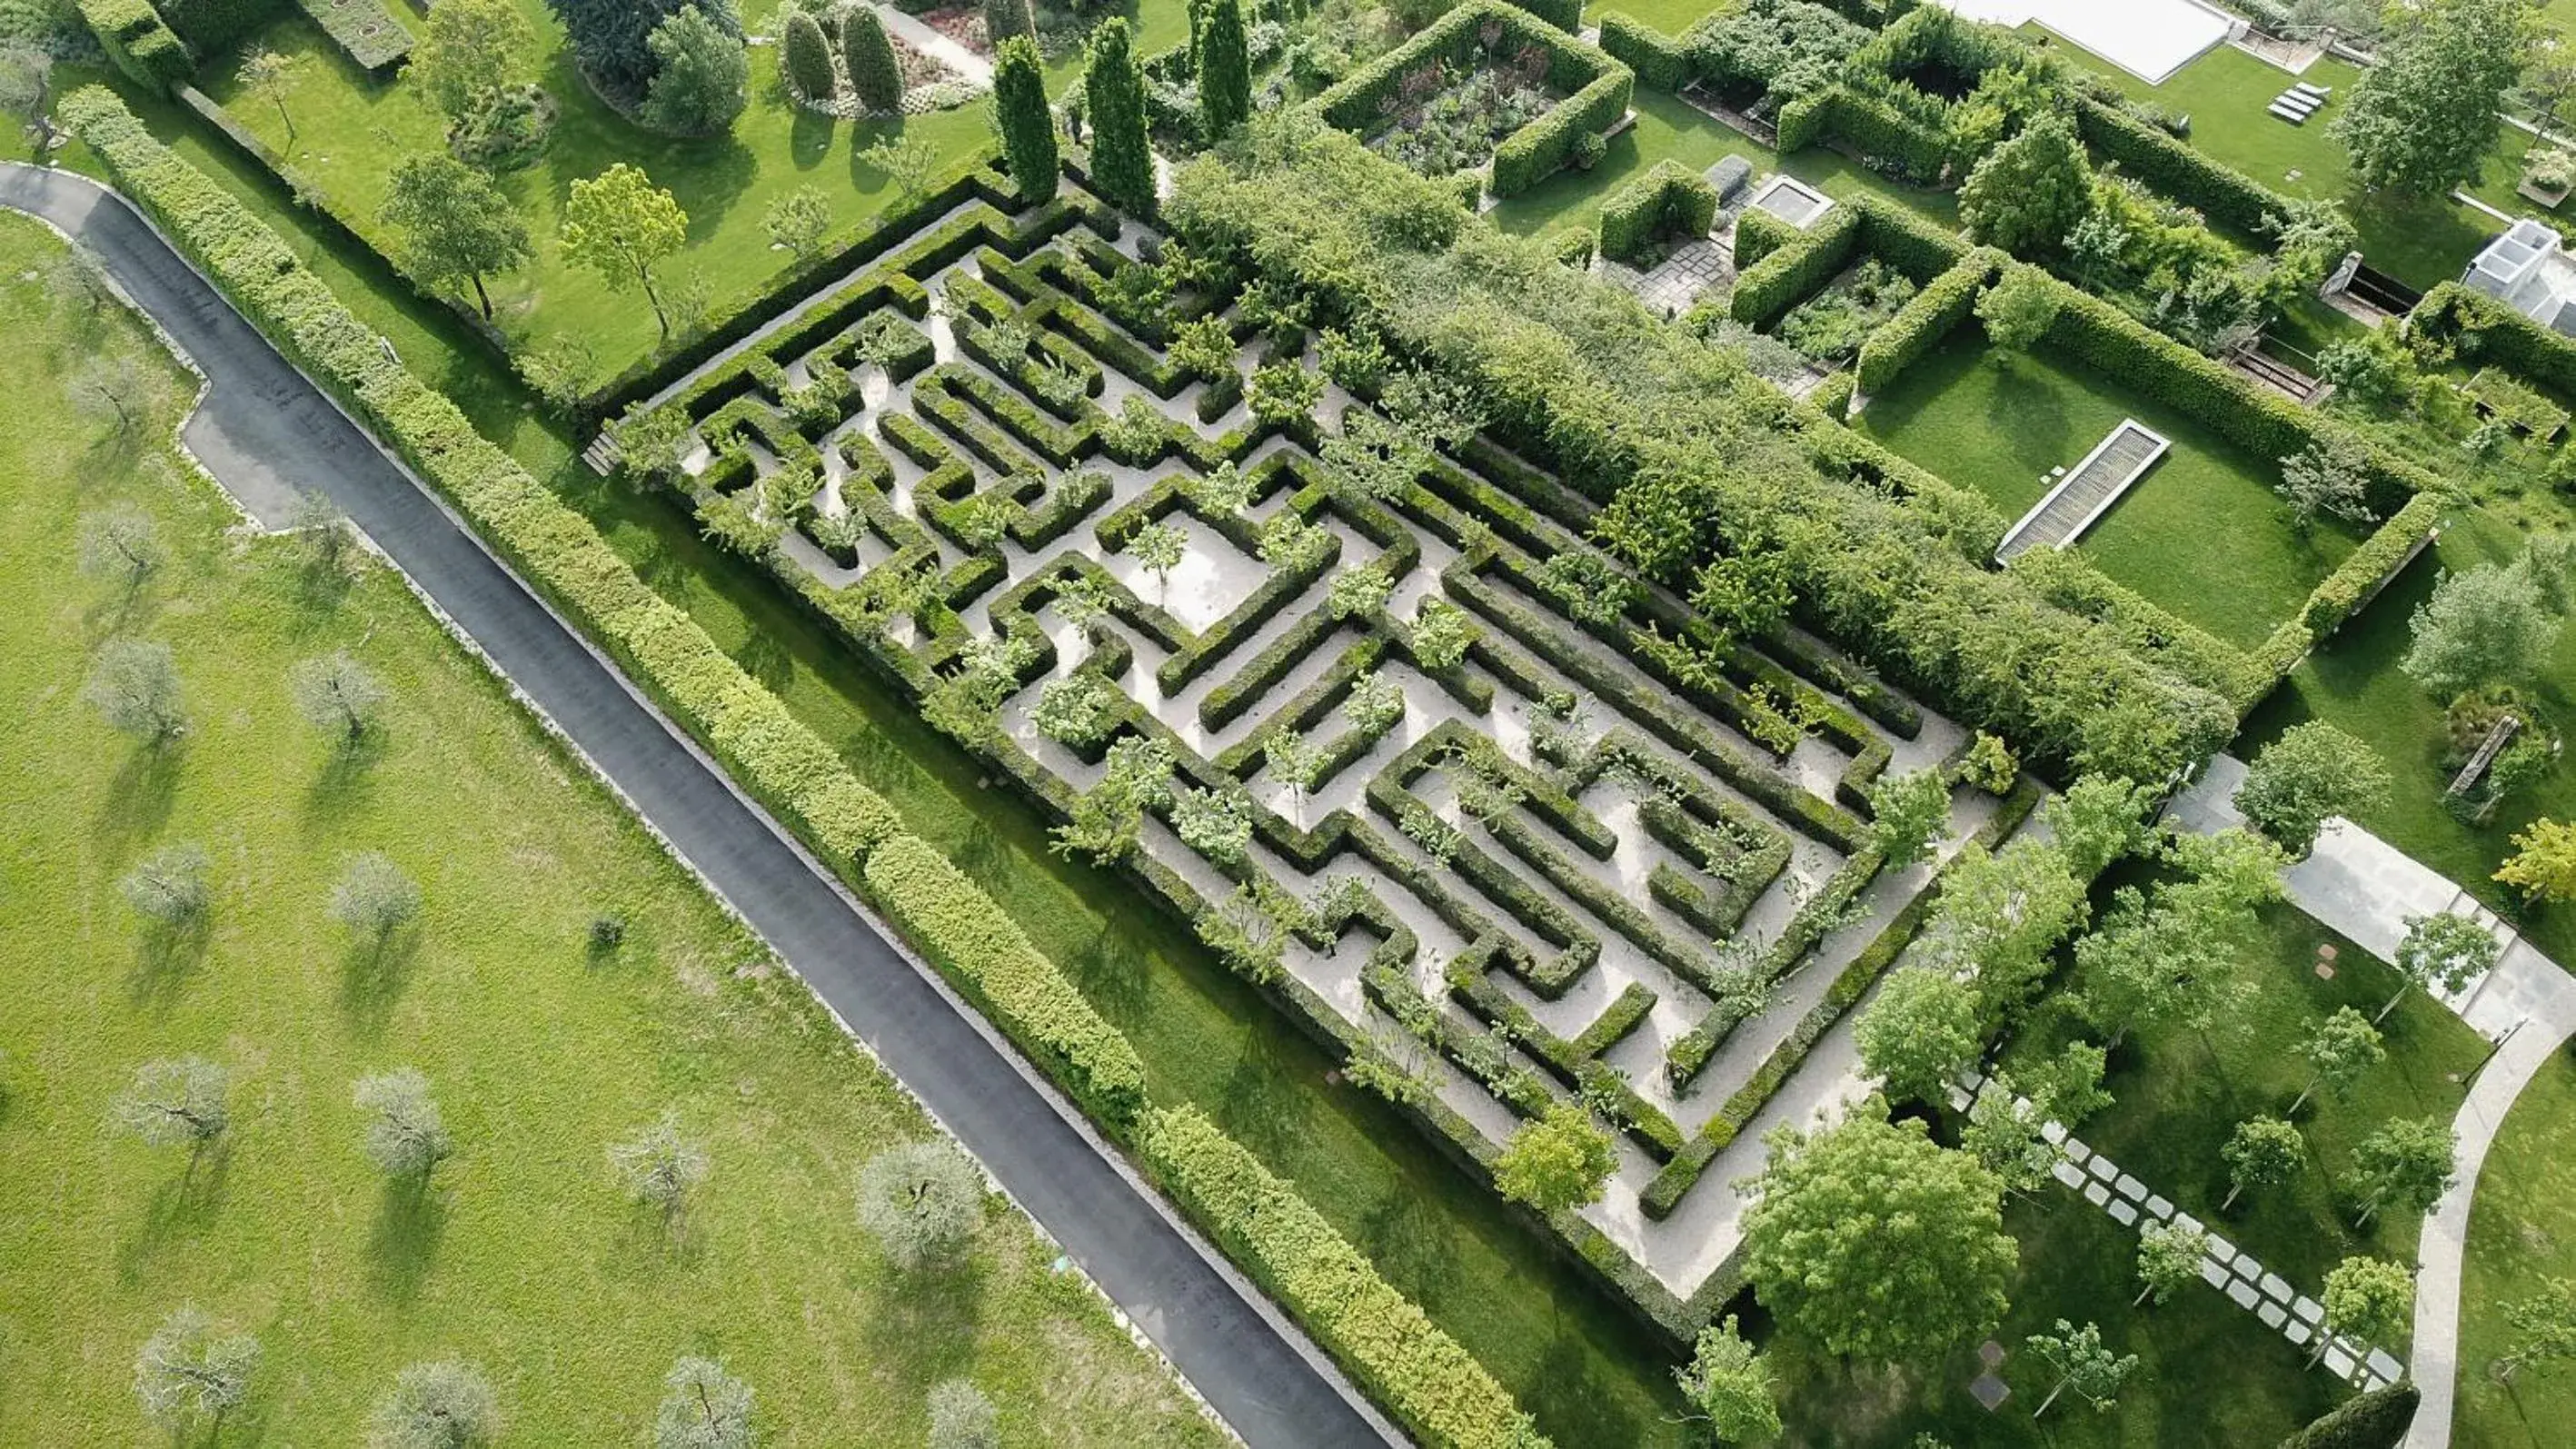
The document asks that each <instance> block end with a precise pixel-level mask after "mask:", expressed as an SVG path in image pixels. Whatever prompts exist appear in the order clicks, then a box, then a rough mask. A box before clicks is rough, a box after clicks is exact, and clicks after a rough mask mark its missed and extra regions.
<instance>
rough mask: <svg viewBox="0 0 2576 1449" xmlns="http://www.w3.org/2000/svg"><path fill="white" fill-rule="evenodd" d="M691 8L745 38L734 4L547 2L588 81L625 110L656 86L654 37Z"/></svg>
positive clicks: (690, 0) (702, 0)
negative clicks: (664, 26)
mask: <svg viewBox="0 0 2576 1449" xmlns="http://www.w3.org/2000/svg"><path fill="white" fill-rule="evenodd" d="M688 4H696V5H698V6H699V7H701V8H704V9H706V10H707V12H708V14H709V17H710V18H711V19H713V20H714V21H715V22H716V23H717V24H718V25H720V26H730V27H731V28H732V29H733V31H734V33H735V34H737V35H739V34H741V32H742V22H741V20H740V19H739V18H738V17H737V15H736V12H735V10H734V6H733V0H546V7H547V8H548V9H550V10H552V11H554V13H555V18H556V19H558V20H561V21H562V22H563V27H564V34H565V35H566V36H567V37H568V38H569V39H570V40H571V41H572V48H573V54H574V56H575V58H576V59H577V60H578V61H579V64H580V68H581V73H582V75H583V77H584V78H585V79H587V80H589V81H590V83H591V84H592V85H594V86H596V87H598V88H599V89H600V90H601V91H603V92H605V93H606V94H607V95H608V96H609V98H610V99H611V100H613V101H615V102H617V103H619V104H622V105H631V104H633V103H634V102H635V101H637V100H640V99H642V98H643V95H644V91H645V87H646V86H647V85H649V84H650V83H651V82H652V79H653V73H654V71H655V69H656V66H655V63H654V58H653V49H652V44H651V38H652V35H653V32H654V31H656V30H658V29H660V28H661V26H662V24H663V22H665V21H667V20H669V19H670V18H671V17H672V16H673V15H674V14H677V13H678V12H679V10H680V8H681V7H682V6H683V5H688Z"/></svg>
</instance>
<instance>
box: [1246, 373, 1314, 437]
mask: <svg viewBox="0 0 2576 1449" xmlns="http://www.w3.org/2000/svg"><path fill="white" fill-rule="evenodd" d="M1249 400H1250V402H1251V404H1252V415H1253V416H1254V417H1256V418H1259V419H1260V420H1261V421H1263V422H1265V423H1274V424H1280V425H1286V424H1289V423H1294V422H1296V421H1298V420H1299V419H1301V418H1311V417H1313V416H1314V415H1315V405H1316V404H1317V403H1319V402H1322V401H1323V400H1324V380H1323V378H1322V377H1321V376H1320V375H1318V374H1317V373H1315V372H1314V371H1313V370H1312V369H1310V368H1308V367H1306V366H1305V365H1304V364H1302V363H1299V362H1297V361H1296V360H1294V359H1293V358H1283V359H1281V360H1280V361H1277V362H1273V363H1269V364H1267V365H1265V366H1262V367H1259V368H1256V369H1254V370H1253V374H1252V388H1251V392H1250V397H1249Z"/></svg>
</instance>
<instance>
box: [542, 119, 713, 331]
mask: <svg viewBox="0 0 2576 1449" xmlns="http://www.w3.org/2000/svg"><path fill="white" fill-rule="evenodd" d="M688 240H689V215H688V213H687V212H684V211H682V210H681V209H680V203H679V201H678V200H677V199H676V198H674V197H673V196H672V195H671V193H670V192H668V191H665V190H663V189H662V188H661V187H658V186H655V185H654V184H653V180H652V178H651V177H649V176H646V175H645V174H644V173H643V172H642V171H639V170H637V169H636V168H635V167H633V166H630V165H628V164H627V163H625V162H623V161H620V162H618V163H617V164H615V165H613V166H611V167H609V168H608V169H607V170H605V171H603V172H601V173H599V174H598V175H597V176H593V177H590V178H589V179H587V180H582V181H575V182H574V183H573V184H572V190H571V192H570V194H569V195H568V196H567V197H566V198H565V201H564V222H563V255H564V260H566V261H568V262H570V263H572V264H573V265H574V266H577V267H587V268H589V269H590V270H591V271H593V272H595V273H597V274H598V275H599V279H600V280H601V281H603V282H605V283H607V284H608V289H609V290H610V291H612V292H622V291H624V290H626V289H627V288H629V287H640V288H642V289H643V292H644V300H645V301H646V302H649V303H651V304H652V307H653V320H654V321H656V322H658V323H660V324H661V327H662V340H663V341H665V342H668V341H670V340H671V317H670V314H669V313H668V312H667V311H665V310H664V308H663V306H662V294H661V292H660V291H659V290H658V289H657V288H656V287H655V285H654V272H655V269H656V268H658V267H660V266H661V264H662V263H663V262H665V261H668V260H669V259H670V258H671V257H672V256H673V255H674V254H676V253H677V252H678V251H679V250H680V248H681V247H683V246H686V245H687V244H688Z"/></svg>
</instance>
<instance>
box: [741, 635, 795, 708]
mask: <svg viewBox="0 0 2576 1449" xmlns="http://www.w3.org/2000/svg"><path fill="white" fill-rule="evenodd" d="M734 662H735V663H737V664H739V665H741V666H742V672H743V673H745V674H748V675H750V676H751V677H752V678H754V679H756V680H759V681H760V683H761V684H762V685H763V686H764V687H766V688H767V689H768V690H769V691H770V692H771V693H773V694H777V693H783V692H785V690H786V689H787V687H788V686H789V685H790V684H793V683H794V682H795V680H796V657H795V655H794V654H792V653H790V652H789V650H788V648H787V645H786V644H785V643H783V642H781V641H780V640H779V639H778V638H776V637H775V636H773V635H772V634H770V633H769V631H768V630H766V629H754V630H752V631H751V635H750V637H748V638H746V639H744V640H743V641H742V647H741V648H740V649H738V650H736V651H735V652H734Z"/></svg>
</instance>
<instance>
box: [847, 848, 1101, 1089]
mask: <svg viewBox="0 0 2576 1449" xmlns="http://www.w3.org/2000/svg"><path fill="white" fill-rule="evenodd" d="M867 883H868V896H869V898H870V899H871V900H873V901H875V902H876V904H877V905H878V906H879V907H880V908H881V909H883V910H884V911H885V913H886V915H887V916H888V917H889V918H891V919H892V920H893V921H894V923H895V925H896V927H897V928H899V929H900V930H901V931H902V932H903V935H904V939H905V940H907V941H910V942H912V944H913V945H914V946H915V947H916V948H918V949H919V950H920V951H921V953H922V954H923V955H925V956H928V957H929V958H930V959H931V961H932V962H933V964H935V965H937V966H939V967H940V968H941V970H942V971H943V972H944V973H945V974H947V975H948V976H950V977H951V978H952V979H955V980H957V981H960V982H962V983H963V984H964V986H965V988H966V990H967V991H969V992H970V993H971V994H972V995H974V996H975V997H976V998H978V1001H977V1004H978V1005H979V1006H981V1007H983V1008H984V1009H985V1010H986V1011H988V1012H989V1013H990V1014H991V1015H992V1016H993V1018H994V1020H995V1021H996V1022H997V1023H998V1024H1000V1026H1001V1027H1002V1029H1003V1030H1005V1031H1007V1032H1009V1033H1010V1034H1011V1036H1012V1038H1013V1039H1014V1040H1017V1041H1020V1042H1023V1043H1027V1044H1029V1045H1030V1046H1031V1048H1032V1049H1033V1050H1035V1051H1036V1052H1037V1054H1038V1055H1039V1056H1040V1057H1041V1058H1042V1059H1043V1060H1046V1061H1047V1062H1048V1063H1049V1065H1051V1066H1053V1067H1055V1068H1056V1069H1057V1071H1056V1075H1057V1076H1058V1078H1059V1079H1061V1080H1064V1081H1065V1082H1067V1083H1068V1085H1069V1088H1070V1090H1071V1091H1072V1093H1073V1095H1074V1097H1075V1099H1076V1100H1078V1101H1079V1102H1081V1103H1082V1106H1083V1110H1085V1111H1086V1112H1089V1113H1090V1114H1091V1115H1092V1116H1094V1117H1097V1118H1099V1119H1100V1120H1101V1121H1103V1122H1105V1123H1107V1124H1109V1125H1110V1126H1111V1127H1113V1128H1118V1129H1124V1128H1125V1127H1127V1126H1128V1125H1129V1124H1132V1123H1133V1122H1134V1121H1135V1120H1136V1116H1137V1114H1138V1113H1139V1112H1142V1111H1143V1110H1144V1108H1145V1063H1144V1060H1143V1058H1141V1057H1139V1056H1137V1055H1136V1048H1135V1046H1134V1044H1133V1043H1131V1042H1129V1041H1128V1040H1127V1038H1126V1037H1125V1036H1122V1035H1120V1033H1119V1031H1118V1029H1117V1028H1116V1027H1114V1026H1111V1025H1110V1024H1109V1023H1108V1022H1106V1021H1104V1020H1102V1019H1101V1016H1100V1013H1099V1012H1097V1011H1095V1010H1093V1009H1092V1005H1091V1003H1090V1002H1089V1001H1087V1000H1085V999H1084V998H1083V995H1082V993H1081V992H1079V991H1077V990H1075V989H1074V986H1073V983H1072V982H1070V981H1068V980H1066V979H1065V976H1064V973H1063V972H1062V971H1059V970H1057V969H1056V966H1055V963H1054V962H1052V961H1050V960H1048V959H1047V958H1046V957H1045V956H1044V955H1042V954H1040V953H1039V951H1038V948H1037V947H1035V946H1032V945H1030V944H1029V938H1028V936H1027V935H1026V934H1024V933H1023V932H1022V931H1021V930H1020V928H1019V926H1018V925H1017V924H1016V923H1014V922H1013V921H1012V920H1011V918H1010V917H1009V916H1008V915H1005V914H1004V913H1003V911H1002V908H1001V907H1000V906H998V905H995V904H994V903H993V898H992V897H991V896H988V895H986V894H984V892H983V890H982V888H981V887H979V886H977V885H976V884H975V882H974V881H972V880H970V879H968V878H967V876H966V873H965V872H964V871H961V870H959V869H958V868H957V867H956V866H954V865H952V864H950V863H949V861H948V857H946V856H944V855H941V854H940V853H939V852H938V851H937V850H936V849H934V848H933V847H932V846H931V845H930V844H929V842H927V841H924V840H922V839H921V838H920V837H919V836H914V835H898V836H895V837H894V838H893V839H891V840H888V841H886V842H884V843H883V844H881V845H879V846H878V847H877V848H876V849H875V851H873V852H871V853H870V854H869V856H868V864H867Z"/></svg>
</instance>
